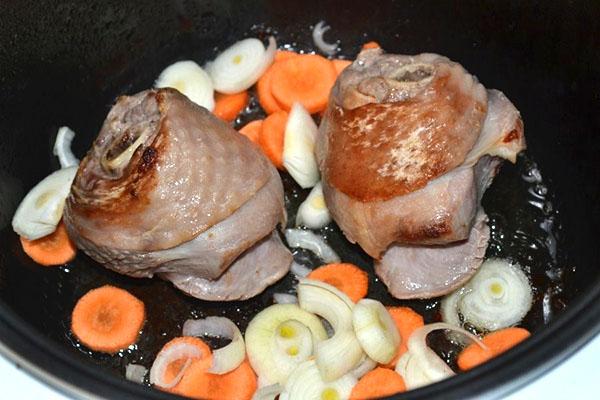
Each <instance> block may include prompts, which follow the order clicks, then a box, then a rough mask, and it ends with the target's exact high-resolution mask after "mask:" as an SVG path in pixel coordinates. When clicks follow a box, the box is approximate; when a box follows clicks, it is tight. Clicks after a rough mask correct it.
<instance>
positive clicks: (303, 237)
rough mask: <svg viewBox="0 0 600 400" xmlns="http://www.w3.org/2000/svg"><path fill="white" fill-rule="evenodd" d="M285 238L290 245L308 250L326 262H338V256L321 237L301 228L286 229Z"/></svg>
mask: <svg viewBox="0 0 600 400" xmlns="http://www.w3.org/2000/svg"><path fill="white" fill-rule="evenodd" d="M285 240H286V241H287V243H288V245H289V246H290V247H300V248H303V249H306V250H310V251H312V252H313V253H315V254H316V255H317V257H319V258H320V259H321V260H323V261H324V262H326V263H339V262H340V257H339V256H338V255H337V253H336V252H335V251H334V250H333V249H332V248H331V246H329V245H328V244H327V243H326V242H325V240H323V238H322V237H320V236H317V235H315V233H314V232H311V231H306V230H303V229H286V230H285Z"/></svg>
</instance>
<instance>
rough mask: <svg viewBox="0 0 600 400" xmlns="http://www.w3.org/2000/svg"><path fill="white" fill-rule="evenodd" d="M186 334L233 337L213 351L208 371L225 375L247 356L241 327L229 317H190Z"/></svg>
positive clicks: (185, 328)
mask: <svg viewBox="0 0 600 400" xmlns="http://www.w3.org/2000/svg"><path fill="white" fill-rule="evenodd" d="M183 335H184V336H198V337H200V336H214V337H224V338H228V339H231V342H230V343H229V344H228V345H227V346H225V347H222V348H220V349H217V350H215V351H213V359H212V365H211V367H210V368H209V369H208V372H210V373H212V374H218V375H223V374H226V373H228V372H231V371H233V370H234V369H236V368H237V367H239V366H240V364H241V363H242V362H243V361H244V358H246V346H245V344H244V338H243V337H242V333H241V332H240V329H239V328H238V327H237V325H236V324H234V323H233V322H232V321H231V320H230V319H229V318H225V317H207V318H204V319H195V320H194V319H188V320H187V321H185V323H184V324H183Z"/></svg>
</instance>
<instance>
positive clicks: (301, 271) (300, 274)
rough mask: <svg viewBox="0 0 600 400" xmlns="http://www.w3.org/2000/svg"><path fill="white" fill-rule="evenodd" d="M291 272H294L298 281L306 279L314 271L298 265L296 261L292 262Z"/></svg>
mask: <svg viewBox="0 0 600 400" xmlns="http://www.w3.org/2000/svg"><path fill="white" fill-rule="evenodd" d="M290 271H292V274H294V275H295V276H296V278H297V279H300V278H306V277H307V276H308V274H310V272H311V271H312V270H311V269H310V268H308V267H306V266H304V265H302V264H298V263H297V262H296V261H292V266H291V267H290Z"/></svg>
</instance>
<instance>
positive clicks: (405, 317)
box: [385, 307, 425, 368]
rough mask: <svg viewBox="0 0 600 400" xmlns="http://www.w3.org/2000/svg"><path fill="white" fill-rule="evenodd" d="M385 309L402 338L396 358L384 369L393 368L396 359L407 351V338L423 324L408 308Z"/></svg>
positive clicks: (418, 316) (419, 316)
mask: <svg viewBox="0 0 600 400" xmlns="http://www.w3.org/2000/svg"><path fill="white" fill-rule="evenodd" d="M386 308H387V310H388V312H389V313H390V315H391V316H392V319H393V320H394V322H395V323H396V328H398V332H399V333H400V337H401V338H402V341H401V342H400V346H398V353H396V356H395V357H394V358H393V359H392V361H390V362H389V363H388V364H386V365H385V367H386V368H395V367H396V363H397V362H398V359H399V358H400V357H401V356H402V355H403V354H404V353H406V352H407V351H408V347H407V346H406V343H407V342H408V338H409V337H410V335H411V334H412V333H413V331H415V330H416V329H419V328H420V327H422V326H423V325H424V324H425V322H424V321H423V317H422V316H421V315H420V314H418V313H416V312H415V311H414V310H413V309H412V308H410V307H386Z"/></svg>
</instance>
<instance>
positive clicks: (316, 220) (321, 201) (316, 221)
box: [296, 182, 331, 229]
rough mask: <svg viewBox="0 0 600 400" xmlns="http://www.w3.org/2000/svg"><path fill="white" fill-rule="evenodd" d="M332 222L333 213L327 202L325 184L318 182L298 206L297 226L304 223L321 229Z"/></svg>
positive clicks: (310, 227)
mask: <svg viewBox="0 0 600 400" xmlns="http://www.w3.org/2000/svg"><path fill="white" fill-rule="evenodd" d="M330 222H331V215H329V209H327V205H326V204H325V197H324V196H323V185H322V184H321V182H318V183H317V184H316V185H315V187H313V188H312V190H311V191H310V193H309V194H308V196H307V197H306V199H305V200H304V201H303V202H302V204H300V207H298V213H297V214H296V226H300V225H304V226H305V227H307V228H309V229H320V228H322V227H324V226H325V225H327V224H328V223H330Z"/></svg>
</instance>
